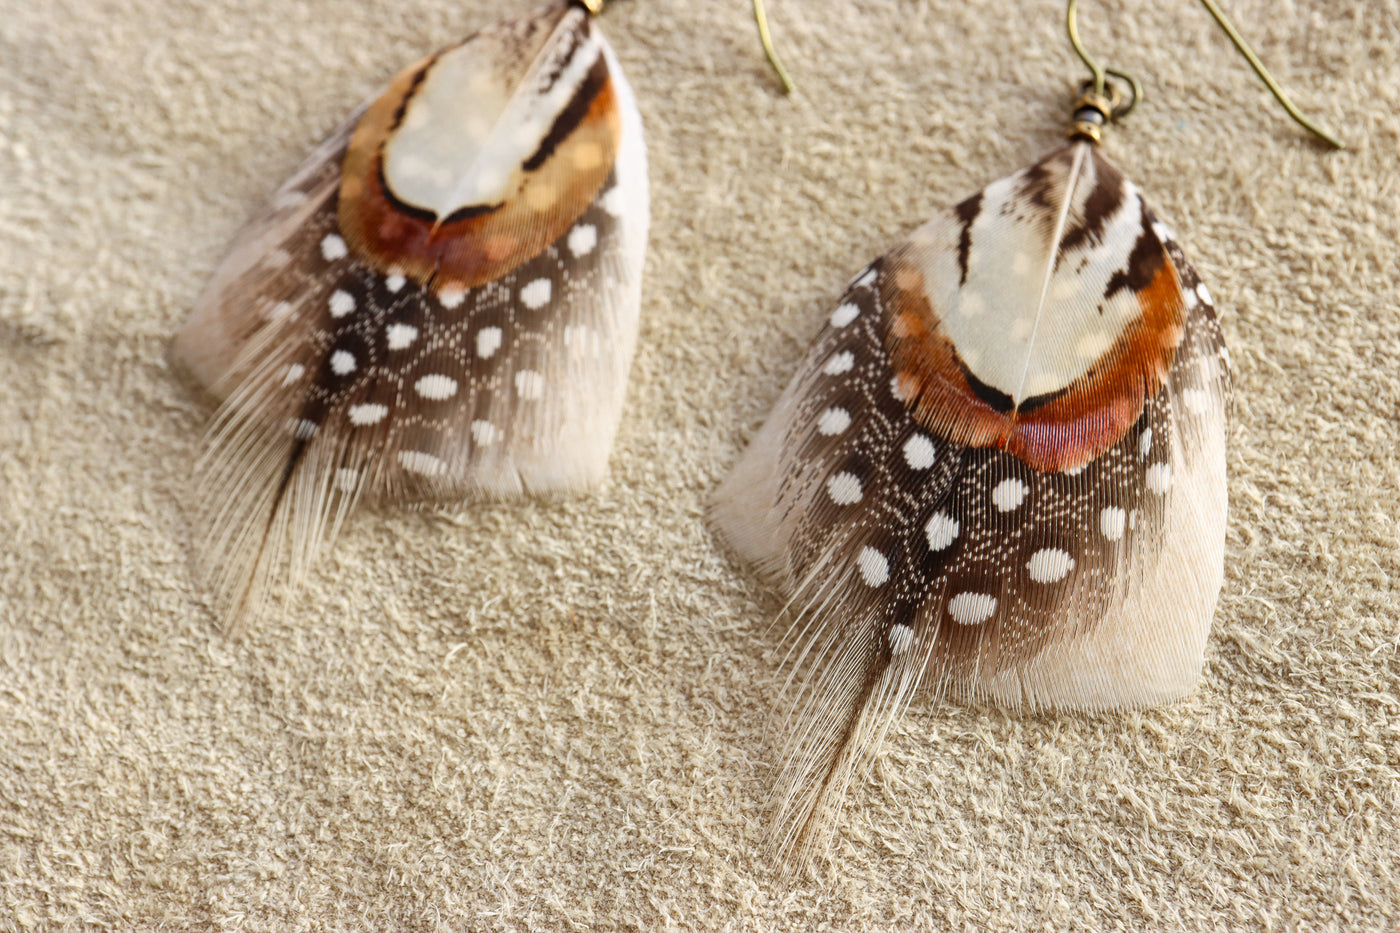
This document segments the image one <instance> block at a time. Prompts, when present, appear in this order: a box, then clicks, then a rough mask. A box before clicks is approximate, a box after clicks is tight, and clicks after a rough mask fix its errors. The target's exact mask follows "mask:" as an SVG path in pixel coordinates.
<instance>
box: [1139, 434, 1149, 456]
mask: <svg viewBox="0 0 1400 933" xmlns="http://www.w3.org/2000/svg"><path fill="white" fill-rule="evenodd" d="M1151 452H1152V429H1151V428H1148V429H1147V430H1146V431H1143V432H1142V436H1141V437H1139V438H1138V456H1139V457H1142V458H1144V459H1146V457H1147V455H1148V454H1150V453H1151Z"/></svg>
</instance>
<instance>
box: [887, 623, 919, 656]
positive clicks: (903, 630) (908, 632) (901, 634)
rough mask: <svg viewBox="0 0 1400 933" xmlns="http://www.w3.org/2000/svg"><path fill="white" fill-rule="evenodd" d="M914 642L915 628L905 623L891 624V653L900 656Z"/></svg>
mask: <svg viewBox="0 0 1400 933" xmlns="http://www.w3.org/2000/svg"><path fill="white" fill-rule="evenodd" d="M912 644H914V630H913V629H912V628H910V627H909V626H907V625H904V624H902V623H901V624H896V625H892V626H890V654H892V655H894V656H896V657H898V656H899V655H901V654H903V653H904V652H906V651H908V650H909V646H910V645H912Z"/></svg>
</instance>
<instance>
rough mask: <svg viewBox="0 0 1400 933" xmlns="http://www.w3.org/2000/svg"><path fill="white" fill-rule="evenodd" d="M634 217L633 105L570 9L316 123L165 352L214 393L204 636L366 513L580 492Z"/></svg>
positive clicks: (622, 362)
mask: <svg viewBox="0 0 1400 933" xmlns="http://www.w3.org/2000/svg"><path fill="white" fill-rule="evenodd" d="M395 121H398V122H397V123H396V122H395ZM614 140H615V144H614ZM381 183H382V185H383V186H384V187H383V190H382V192H381V191H379V190H378V189H377V188H375V185H378V184H381ZM586 186H591V187H586ZM589 192H591V193H589ZM498 217H499V218H502V219H501V220H500V221H499V222H498V221H497V219H496V218H498ZM648 223H649V207H648V191H647V166H646V152H645V148H644V144H643V141H642V127H641V118H640V115H639V113H638V111H637V108H636V103H635V100H634V99H633V96H632V92H631V89H630V88H629V87H628V85H627V82H626V80H625V79H624V77H623V75H622V72H621V69H620V67H619V66H618V64H617V61H616V59H615V57H614V56H613V54H612V51H611V49H610V48H609V47H608V46H607V43H606V41H605V40H604V39H603V38H602V36H601V35H600V34H599V33H598V31H597V29H596V28H594V27H593V26H592V25H591V23H590V21H589V19H588V17H587V15H586V13H584V11H583V10H582V9H581V8H580V7H577V6H575V5H572V4H569V3H564V2H558V0H556V2H553V3H550V4H549V5H547V6H545V7H543V8H542V9H540V10H538V11H536V12H535V13H533V14H530V15H528V16H526V17H523V18H522V19H519V20H515V21H512V22H509V23H504V24H501V25H499V26H496V27H493V28H490V29H487V30H484V31H482V32H481V33H478V34H477V35H476V36H473V37H472V38H470V39H468V40H466V41H465V42H464V43H462V44H459V45H457V46H453V47H451V48H449V49H446V50H444V51H443V52H440V53H438V54H437V55H435V56H432V57H430V58H428V59H425V60H424V61H423V62H420V63H418V64H417V65H414V66H412V67H411V68H409V69H407V70H406V71H405V72H404V73H403V74H401V75H400V76H399V77H398V78H396V79H395V81H394V83H392V84H391V85H390V87H389V89H388V90H386V91H385V92H384V94H383V95H381V96H379V97H378V98H376V99H375V100H372V101H371V102H369V103H367V104H366V105H365V106H364V107H362V108H360V110H359V111H357V113H356V114H355V115H353V116H352V117H351V118H350V119H349V120H348V121H347V122H346V123H345V124H344V125H343V126H341V127H340V128H339V129H338V130H337V131H336V132H335V133H334V134H332V136H331V138H330V139H328V140H327V141H326V142H325V143H324V144H323V145H322V146H321V147H320V148H318V149H317V150H316V151H315V152H314V153H313V154H312V155H311V156H310V157H309V158H308V159H307V161H306V162H305V163H304V164H303V166H302V167H301V168H300V169H299V170H298V171H297V172H296V174H295V175H294V176H293V177H292V178H291V179H290V180H289V181H288V182H287V183H286V184H285V185H284V186H283V187H282V188H281V189H280V190H279V191H278V192H277V194H276V195H275V196H274V198H273V200H272V203H271V204H270V205H269V206H268V208H267V209H266V210H265V211H264V212H263V213H262V214H260V215H259V216H258V217H256V218H255V219H254V220H253V221H252V222H250V223H249V224H248V226H247V227H246V228H245V229H244V230H243V231H242V232H241V233H240V234H239V236H238V238H237V239H236V240H235V242H234V244H233V246H232V247H231V249H230V252H229V255H228V258H227V259H226V260H225V261H224V263H223V264H222V265H221V266H220V268H219V270H218V271H217V272H216V273H215V275H214V277H213V279H212V281H211V282H210V284H209V286H208V287H207V288H206V290H205V291H204V293H203V294H202V295H201V296H200V298H199V300H198V301H197V302H196V306H195V309H194V312H193V314H192V315H191V317H190V319H189V321H188V322H187V323H186V325H185V326H184V328H183V329H182V330H181V332H180V333H179V335H178V336H177V337H176V340H175V343H174V346H173V350H172V353H173V357H174V359H175V360H176V361H177V362H178V363H180V364H181V365H182V366H183V367H184V368H185V369H186V370H187V371H188V372H189V373H190V374H191V375H192V376H193V377H194V379H195V380H196V381H197V382H199V383H200V384H201V385H202V386H204V387H206V388H207V389H209V390H210V391H211V392H213V393H214V395H215V396H216V397H217V398H219V399H220V401H221V404H220V407H219V409H218V411H217V413H216V414H215V416H214V420H213V422H212V423H211V426H210V429H209V432H208V435H207V438H206V444H205V450H204V454H203V456H202V458H201V460H200V463H199V464H198V466H197V469H196V475H197V492H196V497H197V503H196V505H197V508H196V516H197V517H196V522H197V524H198V529H199V530H198V541H197V542H196V543H197V546H198V555H197V556H198V564H199V566H200V568H201V571H202V574H203V576H204V578H205V579H206V581H207V583H208V585H209V589H210V591H211V594H212V598H213V602H214V606H215V609H216V612H217V613H218V615H219V616H220V617H221V619H222V620H223V621H224V623H225V625H226V626H227V627H234V626H237V625H239V624H241V623H243V622H245V621H247V620H249V619H251V618H253V617H255V616H256V615H257V614H258V612H259V611H260V609H261V607H262V606H263V604H264V602H265V600H266V598H267V596H268V594H269V591H270V589H271V587H272V584H274V583H275V582H277V581H278V580H285V581H290V582H295V581H297V580H299V579H300V578H302V576H303V575H304V574H305V573H306V571H307V570H308V569H309V568H310V566H311V564H312V563H313V562H314V560H315V557H316V555H317V553H318V552H319V550H320V549H321V548H322V547H323V546H325V545H326V544H328V543H329V542H330V541H331V540H333V539H334V538H335V536H336V534H337V533H338V531H339V529H340V527H341V525H342V524H343V522H344V520H345V519H346V517H347V516H348V515H349V514H350V513H351V512H352V511H353V510H354V509H355V508H356V507H357V506H358V505H359V504H360V503H361V502H364V501H367V500H380V501H386V502H402V503H411V502H422V501H432V500H452V499H460V498H472V497H505V496H516V495H521V494H533V495H548V494H558V493H572V492H577V491H581V490H585V489H588V488H590V487H592V486H595V485H596V484H598V483H599V482H601V481H602V479H603V478H604V476H605V474H606V469H607V460H608V455H609V452H610V450H611V447H612V442H613V438H614V436H615V433H616V430H617V424H618V420H619V417H620V413H621V407H622V402H623V396H624V394H625V391H626V379H627V372H628V369H629V367H630V363H631V359H632V355H633V351H634V348H635V343H636V330H637V319H638V308H639V304H640V288H641V271H642V263H643V258H644V253H645V248H646V238H647V227H648ZM545 229H549V230H550V231H552V232H550V233H549V234H548V235H547V236H541V231H543V230H545ZM364 231H368V235H369V237H370V239H366V233H365V232H364ZM385 231H388V232H385ZM405 231H406V232H405ZM381 234H382V235H383V236H384V237H385V239H384V240H383V241H382V242H381V241H378V240H374V239H373V237H376V236H380V235H381ZM395 236H397V237H399V239H397V240H396V239H394V237H395ZM415 237H416V239H415Z"/></svg>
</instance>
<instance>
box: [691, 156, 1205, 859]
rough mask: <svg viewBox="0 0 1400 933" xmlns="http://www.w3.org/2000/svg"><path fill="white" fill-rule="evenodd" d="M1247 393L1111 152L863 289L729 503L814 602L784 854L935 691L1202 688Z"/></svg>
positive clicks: (1050, 163) (824, 337)
mask: <svg viewBox="0 0 1400 933" xmlns="http://www.w3.org/2000/svg"><path fill="white" fill-rule="evenodd" d="M1228 394H1229V360H1228V356H1227V354H1226V352H1225V348H1224V344H1223V342H1222V338H1221V332H1220V328H1219V326H1218V325H1217V323H1216V317H1215V312H1214V309H1213V307H1212V304H1211V299H1210V295H1209V293H1208V292H1207V290H1206V287H1205V286H1204V285H1203V284H1202V283H1201V282H1200V280H1199V278H1198V277H1197V276H1196V273H1195V272H1194V270H1192V268H1191V266H1190V265H1189V264H1188V263H1187V262H1186V258H1185V256H1184V255H1183V253H1182V251H1181V248H1180V247H1179V246H1178V245H1177V243H1176V241H1175V240H1174V239H1173V237H1172V234H1171V233H1170V232H1169V231H1168V230H1167V228H1166V227H1165V226H1164V225H1163V224H1162V223H1161V222H1160V221H1159V220H1158V219H1157V218H1156V217H1155V215H1154V214H1153V213H1152V211H1151V210H1150V209H1149V208H1148V207H1147V205H1146V204H1145V203H1144V202H1143V200H1142V198H1141V197H1140V196H1139V194H1138V192H1137V190H1136V189H1135V188H1134V187H1133V186H1132V184H1130V183H1129V182H1128V181H1126V180H1125V179H1124V178H1123V176H1122V175H1120V174H1119V172H1118V171H1117V170H1116V169H1114V168H1113V166H1112V165H1110V164H1109V163H1108V161H1107V160H1106V159H1104V158H1103V156H1102V155H1101V154H1100V153H1099V152H1098V150H1097V148H1096V147H1095V146H1093V145H1091V144H1090V143H1087V142H1075V143H1071V144H1070V145H1068V146H1066V147H1065V148H1063V149H1061V150H1059V151H1057V152H1055V153H1053V154H1051V155H1050V156H1048V157H1047V158H1045V159H1043V160H1041V161H1040V162H1038V163H1036V164H1035V165H1032V166H1031V167H1030V168H1027V169H1025V170H1024V171H1021V172H1018V173H1016V174H1015V175H1012V176H1010V177H1009V178H1005V179H1002V180H1001V181H998V182H995V183H993V184H992V185H990V186H988V187H987V188H986V189H984V190H983V191H982V192H980V193H979V194H977V195H974V196H973V197H971V198H969V199H967V200H965V201H963V202H962V203H961V204H958V205H957V206H956V207H953V208H952V209H950V210H948V211H945V212H944V213H942V214H940V215H938V216H937V217H935V218H934V219H933V220H931V221H930V222H929V223H927V224H926V225H924V226H923V227H922V228H920V229H919V230H917V231H915V233H914V234H913V235H912V236H911V237H910V238H909V239H908V240H907V241H905V242H903V243H901V244H899V245H898V246H896V247H895V248H894V249H893V250H891V251H890V252H889V253H887V254H886V255H885V256H883V257H881V258H880V259H878V260H877V261H876V262H874V263H873V264H872V265H871V266H869V267H868V268H867V269H866V270H865V271H864V272H862V273H861V274H860V275H859V276H857V277H856V279H855V280H854V281H853V282H852V283H851V285H850V286H849V288H848V289H847V291H846V293H845V295H844V296H843V297H842V298H841V300H840V302H839V303H838V305H837V307H836V309H835V310H834V311H833V312H832V313H831V316H830V319H829V320H828V321H827V323H826V326H825V327H824V328H823V330H822V333H821V335H820V336H819V338H818V339H817V342H816V345H815V346H814V347H813V349H812V351H811V353H810V354H809V355H808V356H807V357H806V359H805V360H804V361H803V362H802V364H801V366H800V368H799V370H798V372H797V374H796V376H795V377H794V378H793V380H792V382H791V384H790V385H789V386H788V387H787V389H786V391H785V392H784V393H783V395H782V397H781V399H780V400H779V401H778V403H777V405H776V407H775V409H774V411H773V412H772V414H771V415H770V416H769V418H768V421H767V423H766V424H764V426H763V427H762V429H761V430H760V431H759V432H758V434H757V436H756V437H755V438H754V439H753V441H752V443H751V444H750V446H749V448H748V450H747V451H746V452H745V453H744V454H743V456H742V457H741V458H740V460H739V462H738V464H737V465H736V467H735V468H734V470H733V473H732V474H731V475H730V476H729V477H728V479H727V480H726V481H725V482H724V483H723V484H722V486H721V487H720V489H719V490H718V492H717V494H716V497H715V500H714V503H713V508H712V516H711V517H712V521H713V524H714V526H715V527H716V529H717V531H718V532H719V534H720V536H721V537H722V538H723V540H724V541H726V542H727V543H728V544H729V545H730V546H731V547H732V549H733V550H734V551H735V552H736V553H737V555H738V556H739V557H740V558H741V559H743V560H744V561H746V562H747V563H749V564H751V565H752V566H754V567H755V568H756V569H757V570H759V571H760V572H761V573H762V574H763V575H764V576H766V577H767V578H768V579H769V580H770V581H771V582H773V583H774V585H775V586H776V587H777V588H778V589H780V590H781V592H782V593H783V594H784V596H786V597H787V598H788V599H789V600H790V604H789V605H790V608H791V611H792V613H793V615H794V621H793V625H792V627H791V629H790V631H789V635H788V639H789V645H790V647H791V652H790V654H789V662H790V671H791V679H790V686H789V690H788V694H787V696H786V698H785V703H784V705H783V707H782V709H783V711H784V713H783V715H784V717H785V735H786V746H785V759H784V765H783V769H782V773H781V775H780V777H779V779H778V782H777V786H776V789H775V794H774V796H775V801H774V822H773V825H772V828H771V831H772V838H773V840H774V844H775V846H776V847H777V848H778V849H779V850H780V851H781V852H782V853H783V854H784V855H785V856H786V857H788V858H790V859H793V860H796V861H799V862H800V861H805V860H806V859H808V858H810V857H811V856H812V855H813V854H814V853H815V852H817V851H818V850H819V849H820V848H821V843H823V842H824V840H825V838H826V834H827V832H828V830H829V827H830V824H831V821H832V819H833V818H834V815H835V814H836V812H838V811H839V808H840V803H841V800H842V798H843V796H844V795H845V792H846V790H847V788H848V786H849V784H850V782H851V781H852V780H853V778H854V777H855V776H856V775H857V774H858V773H859V771H860V770H861V768H862V767H863V766H864V765H865V764H866V763H867V762H868V761H869V759H870V757H871V755H873V753H874V751H875V750H876V748H877V746H878V745H879V743H880V741H881V739H882V737H883V736H884V735H885V733H886V731H887V730H888V728H889V726H890V724H891V722H892V721H893V720H894V719H895V718H896V717H897V716H898V715H899V714H900V712H901V711H902V710H903V708H904V707H905V706H906V705H907V703H908V702H909V700H910V698H911V697H912V696H913V695H914V694H915V692H916V691H918V690H920V689H921V688H924V689H925V690H927V691H928V692H931V693H933V694H934V695H936V696H938V695H943V694H945V693H950V692H951V693H954V694H958V695H962V696H966V697H970V698H974V699H984V700H990V701H992V702H995V703H998V704H1002V705H1005V706H1010V707H1027V708H1030V709H1040V708H1054V709H1081V710H1106V709H1114V708H1122V707H1133V706H1142V705H1146V704H1153V703H1160V702H1163V701H1167V700H1171V699H1174V698H1177V697H1180V696H1182V695H1183V694H1185V693H1186V692H1188V691H1189V690H1190V689H1191V687H1192V685H1193V684H1194V683H1195V681H1196V679H1197V677H1198V675H1199V672H1200V669H1201V665H1202V659H1203V654H1204V648H1205V643H1206V638H1207V635H1208V633H1209V630H1210V625H1211V617H1212V615H1213V614H1214V611H1215V605H1216V601H1217V599H1218V597H1219V593H1220V588H1221V582H1222V578H1223V562H1224V544H1225V519H1226V484H1225V423H1226V405H1227V399H1228Z"/></svg>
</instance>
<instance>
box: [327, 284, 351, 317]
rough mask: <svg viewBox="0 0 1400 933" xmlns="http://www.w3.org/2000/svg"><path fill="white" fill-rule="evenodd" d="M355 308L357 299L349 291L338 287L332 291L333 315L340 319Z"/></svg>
mask: <svg viewBox="0 0 1400 933" xmlns="http://www.w3.org/2000/svg"><path fill="white" fill-rule="evenodd" d="M354 310H355V299H354V297H353V296H352V295H351V294H350V293H349V292H347V291H343V290H342V289H339V288H337V289H336V290H335V291H333V292H331V317H333V318H336V319H340V318H343V317H345V315H347V314H349V313H350V312H351V311H354Z"/></svg>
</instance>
